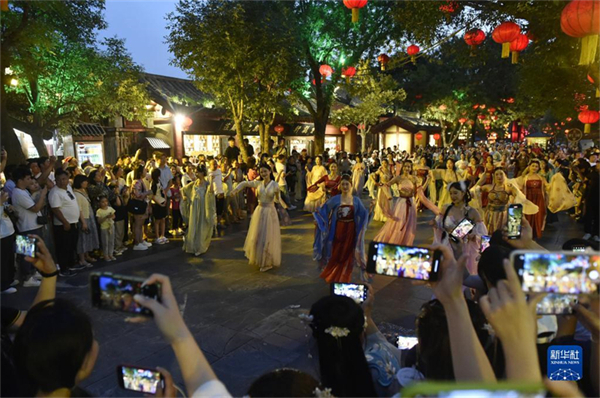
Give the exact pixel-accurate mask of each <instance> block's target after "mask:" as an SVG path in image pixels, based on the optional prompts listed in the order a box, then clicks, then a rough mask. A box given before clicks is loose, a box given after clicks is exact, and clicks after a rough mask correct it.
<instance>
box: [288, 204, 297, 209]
mask: <svg viewBox="0 0 600 398" xmlns="http://www.w3.org/2000/svg"><path fill="white" fill-rule="evenodd" d="M296 209H297V207H296V206H294V205H291V206H290V207H288V210H296Z"/></svg>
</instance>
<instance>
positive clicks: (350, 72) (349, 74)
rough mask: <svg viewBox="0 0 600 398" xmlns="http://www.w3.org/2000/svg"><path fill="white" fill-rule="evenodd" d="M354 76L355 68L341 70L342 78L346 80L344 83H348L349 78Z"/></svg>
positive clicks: (349, 67)
mask: <svg viewBox="0 0 600 398" xmlns="http://www.w3.org/2000/svg"><path fill="white" fill-rule="evenodd" d="M354 75H356V68H355V67H354V66H348V67H347V68H342V76H344V77H345V78H346V83H350V78H352V77H354Z"/></svg>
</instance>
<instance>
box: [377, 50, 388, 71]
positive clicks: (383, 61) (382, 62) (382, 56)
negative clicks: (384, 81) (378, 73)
mask: <svg viewBox="0 0 600 398" xmlns="http://www.w3.org/2000/svg"><path fill="white" fill-rule="evenodd" d="M377 62H379V65H381V70H385V66H386V65H387V63H388V62H390V57H389V56H388V55H387V54H379V56H378V57H377Z"/></svg>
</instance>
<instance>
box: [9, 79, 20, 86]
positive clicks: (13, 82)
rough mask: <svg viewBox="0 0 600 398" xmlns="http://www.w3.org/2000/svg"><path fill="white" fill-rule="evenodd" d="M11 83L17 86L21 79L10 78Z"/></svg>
mask: <svg viewBox="0 0 600 398" xmlns="http://www.w3.org/2000/svg"><path fill="white" fill-rule="evenodd" d="M10 85H11V86H13V87H17V86H18V85H19V81H18V80H17V79H10Z"/></svg>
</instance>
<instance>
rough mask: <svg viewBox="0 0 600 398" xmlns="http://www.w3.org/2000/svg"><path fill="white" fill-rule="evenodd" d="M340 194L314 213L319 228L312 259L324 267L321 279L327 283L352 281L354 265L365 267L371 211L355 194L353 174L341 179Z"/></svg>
mask: <svg viewBox="0 0 600 398" xmlns="http://www.w3.org/2000/svg"><path fill="white" fill-rule="evenodd" d="M340 190H341V194H340V195H336V196H334V197H332V198H331V199H329V200H328V201H327V202H326V203H325V204H324V205H323V206H321V208H319V210H318V211H317V212H315V213H314V217H315V220H316V222H317V231H316V234H315V242H314V245H313V254H314V256H313V258H314V259H315V260H317V261H320V262H321V265H322V266H324V268H323V271H322V272H321V275H320V276H321V278H323V279H325V281H327V283H332V282H350V281H351V279H352V270H353V269H354V267H360V268H361V269H364V267H365V264H366V263H365V260H366V258H365V253H364V246H365V242H364V234H365V231H366V230H367V224H368V221H369V213H368V211H367V209H366V208H365V206H364V205H363V204H362V201H361V200H360V198H358V197H357V196H352V182H351V179H350V176H348V175H344V176H343V177H342V181H341V182H340Z"/></svg>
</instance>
